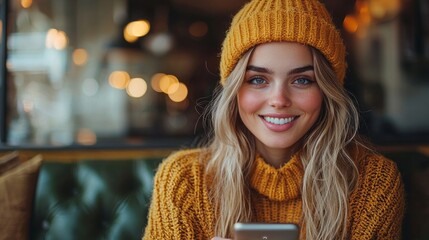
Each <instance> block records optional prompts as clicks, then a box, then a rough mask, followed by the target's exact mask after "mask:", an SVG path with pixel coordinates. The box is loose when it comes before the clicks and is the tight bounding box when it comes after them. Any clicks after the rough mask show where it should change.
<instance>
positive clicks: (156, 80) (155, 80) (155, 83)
mask: <svg viewBox="0 0 429 240" xmlns="http://www.w3.org/2000/svg"><path fill="white" fill-rule="evenodd" d="M164 76H165V74H164V73H156V74H154V75H153V76H152V78H151V80H150V85H151V86H152V89H153V90H154V91H155V92H162V90H161V88H160V82H161V79H162V77H164Z"/></svg>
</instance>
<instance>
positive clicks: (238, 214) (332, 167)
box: [206, 47, 359, 240]
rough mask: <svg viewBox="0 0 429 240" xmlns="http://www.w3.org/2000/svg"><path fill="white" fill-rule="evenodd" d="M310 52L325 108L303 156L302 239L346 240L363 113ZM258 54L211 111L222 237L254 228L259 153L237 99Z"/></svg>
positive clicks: (242, 63) (211, 164)
mask: <svg viewBox="0 0 429 240" xmlns="http://www.w3.org/2000/svg"><path fill="white" fill-rule="evenodd" d="M310 49H311V51H312V54H313V64H314V69H315V76H316V79H317V82H318V84H319V87H320V89H321V91H322V93H323V98H324V101H323V103H324V104H323V107H322V111H321V114H320V117H319V119H318V121H317V122H316V123H315V124H314V126H313V128H312V129H310V131H309V132H308V133H307V134H306V135H305V136H304V139H303V141H302V142H303V147H302V150H301V151H300V153H301V154H300V159H301V161H302V164H303V166H304V169H305V173H304V176H303V186H302V202H303V216H302V222H303V223H302V228H301V234H302V236H305V237H306V238H307V239H312V240H322V239H323V240H325V239H326V240H327V239H329V240H332V239H345V238H346V234H347V232H346V227H347V226H346V225H347V217H348V207H347V206H348V197H349V194H350V192H351V191H352V189H353V187H354V185H355V182H356V180H357V174H358V172H357V167H356V165H355V164H354V161H353V159H352V157H351V156H350V153H349V152H348V151H347V147H348V145H349V144H350V143H352V142H353V143H356V144H359V143H358V141H357V140H356V138H355V136H356V132H357V129H358V112H357V110H356V108H355V107H354V104H353V101H352V100H351V99H350V97H349V96H348V94H347V92H346V91H345V90H344V88H343V86H342V85H341V83H340V82H339V81H338V79H337V77H336V75H335V72H334V71H333V70H332V68H331V66H330V65H329V63H328V61H327V60H326V59H325V58H324V57H323V55H322V54H321V53H320V52H319V51H318V50H316V49H314V48H311V47H310ZM252 51H253V49H251V50H249V51H247V52H246V53H245V54H244V55H243V57H242V58H241V59H240V60H239V62H238V63H237V65H236V66H235V68H234V70H233V71H232V72H231V74H230V75H229V76H228V78H227V79H226V81H225V83H224V85H223V89H220V90H219V89H218V92H216V95H215V97H214V99H213V101H212V106H211V107H212V112H211V114H212V115H211V120H212V126H211V127H212V132H211V136H212V137H211V139H210V142H209V143H208V144H209V146H208V148H209V149H210V151H211V154H212V155H211V158H210V160H209V161H208V162H207V166H206V171H207V172H208V173H209V174H212V175H213V176H214V182H213V188H212V190H211V193H210V194H211V198H212V202H213V203H214V206H215V209H216V211H217V212H216V213H217V222H216V226H215V235H216V236H223V237H230V236H232V230H233V225H234V223H236V222H250V221H252V217H253V216H252V210H251V206H250V205H251V203H250V192H249V184H248V183H249V181H248V179H249V173H250V170H251V169H252V164H253V162H254V159H255V149H256V147H255V140H254V137H253V136H252V135H251V133H250V132H249V131H248V130H247V128H246V127H245V126H244V124H243V123H242V122H241V119H240V117H239V116H238V109H237V98H236V96H237V92H238V90H239V88H240V86H241V84H242V81H243V78H244V74H245V69H246V66H247V63H248V61H249V58H250V55H251V52H252ZM321 180H322V181H321Z"/></svg>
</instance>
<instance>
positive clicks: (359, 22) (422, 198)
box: [0, 0, 429, 240]
mask: <svg viewBox="0 0 429 240" xmlns="http://www.w3.org/2000/svg"><path fill="white" fill-rule="evenodd" d="M321 1H322V2H324V3H325V4H326V6H327V8H328V10H329V11H330V12H331V14H332V16H333V20H334V22H335V24H336V25H337V27H338V29H339V30H340V31H341V33H342V36H343V38H344V40H345V43H346V45H347V50H348V54H347V62H348V69H347V76H346V84H345V87H346V88H347V90H348V91H350V93H351V94H352V95H353V96H354V98H355V99H356V103H357V104H358V106H359V109H360V112H361V115H362V124H361V128H360V132H361V133H362V134H364V135H366V136H367V137H368V138H370V140H372V141H373V142H374V143H375V144H376V147H377V148H378V149H379V150H380V151H381V152H382V153H383V154H385V155H386V156H387V157H389V158H391V159H392V160H394V161H395V162H396V163H397V164H398V167H399V169H400V171H401V174H402V176H403V180H404V183H405V187H406V191H407V212H406V217H405V221H404V224H403V236H404V238H403V239H416V240H420V239H429V188H428V186H427V182H428V181H429V147H428V146H429V145H428V143H429V1H428V0H321ZM245 2H247V1H246V0H72V1H71V0H0V33H1V34H0V44H1V48H0V150H16V149H21V150H25V149H27V150H28V149H30V150H31V149H36V150H37V151H39V150H40V149H44V150H45V152H44V154H45V155H44V156H49V153H50V152H49V151H51V150H53V149H57V150H58V149H60V150H63V149H72V150H73V149H85V150H86V149H91V150H94V149H96V150H99V149H101V150H102V151H101V152H105V154H106V155H109V154H110V152H109V150H110V149H112V148H115V149H118V148H119V149H121V150H123V149H129V148H133V149H149V150H152V149H154V148H164V147H172V148H174V149H176V148H177V147H179V146H189V145H192V144H193V143H195V142H196V139H198V138H199V136H201V135H204V128H203V126H204V124H203V119H202V117H201V113H202V112H203V111H204V109H205V107H206V105H207V103H208V102H209V101H210V99H211V98H212V94H213V90H214V89H215V87H216V86H217V84H218V81H219V72H218V65H219V59H220V58H219V53H220V51H221V44H222V40H223V38H224V37H225V32H226V30H227V29H228V27H229V23H230V21H231V18H232V16H233V14H234V13H235V12H236V11H237V10H238V9H239V8H240V7H241V6H242V5H243V4H244V3H245ZM46 151H48V152H46ZM84 152H85V151H84ZM101 152H96V153H95V154H96V155H99V154H100V153H101ZM52 154H53V155H55V157H57V155H56V154H54V153H52ZM73 154H75V153H74V152H66V153H65V155H71V156H73ZM86 154H88V153H86ZM123 154H124V152H123V151H122V152H121V153H120V155H121V156H122V155H123ZM85 156H86V155H85ZM91 156H92V155H91Z"/></svg>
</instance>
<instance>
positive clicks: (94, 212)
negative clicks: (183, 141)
mask: <svg viewBox="0 0 429 240" xmlns="http://www.w3.org/2000/svg"><path fill="white" fill-rule="evenodd" d="M122 153H124V152H122ZM127 153H128V155H129V156H121V153H119V154H118V153H117V152H116V155H119V156H114V154H113V155H110V156H109V153H107V154H103V155H104V157H100V156H99V155H97V154H93V156H87V155H88V154H86V155H85V154H81V156H79V157H77V158H76V157H75V158H73V157H69V159H67V158H65V159H64V158H63V159H61V158H59V159H58V160H57V159H55V154H51V156H50V157H49V158H50V159H49V160H44V161H43V164H42V165H41V167H40V171H39V176H38V181H37V185H36V189H35V197H34V200H33V210H32V214H31V219H30V229H29V235H30V239H61V240H67V239H79V240H84V239H91V240H95V239H112V240H113V239H115V240H116V239H141V237H142V235H143V232H144V227H145V225H146V223H147V214H148V208H149V204H150V199H151V194H152V186H153V176H154V174H155V172H156V169H157V166H158V165H159V163H160V162H161V161H162V159H163V158H164V157H165V156H166V155H167V154H168V151H164V152H162V153H161V154H147V153H141V154H138V153H137V154H131V155H130V154H129V152H127Z"/></svg>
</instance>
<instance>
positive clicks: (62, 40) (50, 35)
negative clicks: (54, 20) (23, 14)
mask: <svg viewBox="0 0 429 240" xmlns="http://www.w3.org/2000/svg"><path fill="white" fill-rule="evenodd" d="M67 45H68V37H67V34H66V33H65V32H63V31H60V30H57V29H54V28H51V29H49V30H48V32H47V34H46V48H53V49H57V50H62V49H65V48H66V47H67Z"/></svg>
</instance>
